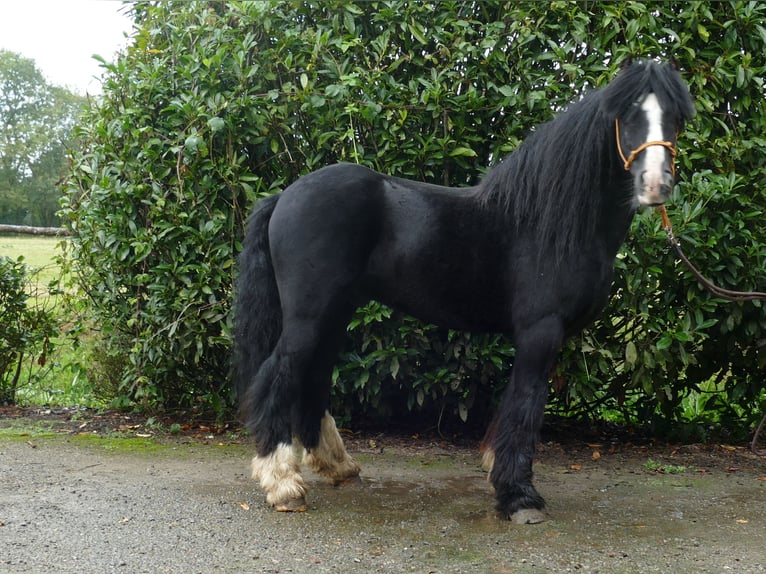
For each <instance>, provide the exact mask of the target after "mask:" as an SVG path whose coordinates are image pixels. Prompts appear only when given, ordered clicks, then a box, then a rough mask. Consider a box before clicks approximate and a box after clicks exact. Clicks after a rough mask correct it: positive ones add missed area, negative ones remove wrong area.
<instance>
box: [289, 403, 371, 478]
mask: <svg viewBox="0 0 766 574" xmlns="http://www.w3.org/2000/svg"><path fill="white" fill-rule="evenodd" d="M303 463H304V464H305V465H306V466H308V467H310V468H311V469H312V470H313V471H314V472H316V473H317V474H319V475H321V476H324V477H325V478H327V479H328V480H330V481H331V482H332V483H333V484H340V483H342V482H345V481H347V480H349V479H353V478H356V477H357V476H359V471H360V468H359V465H358V464H357V463H356V462H355V461H354V459H353V458H351V457H350V456H349V454H348V453H347V452H346V447H345V446H343V439H342V438H341V437H340V433H339V432H338V427H336V426H335V419H333V418H332V416H331V415H330V413H327V412H326V413H325V415H324V417H323V418H322V423H321V429H320V435H319V444H318V445H317V446H316V447H315V448H313V449H311V450H310V451H308V450H307V451H306V453H305V455H304V457H303Z"/></svg>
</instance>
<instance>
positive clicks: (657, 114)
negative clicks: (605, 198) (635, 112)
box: [639, 94, 668, 205]
mask: <svg viewBox="0 0 766 574" xmlns="http://www.w3.org/2000/svg"><path fill="white" fill-rule="evenodd" d="M641 109H642V110H643V111H644V113H645V114H646V121H647V124H648V125H649V132H648V133H647V135H646V141H662V140H663V135H662V108H661V107H660V102H659V100H658V99H657V96H656V95H654V94H649V95H648V96H646V98H645V99H644V101H643V102H642V103H641ZM643 153H644V165H643V189H642V193H641V196H640V197H639V202H640V203H642V204H644V205H652V204H657V203H663V202H664V200H665V198H664V197H663V196H662V185H663V183H664V182H665V180H666V178H667V177H668V175H667V173H666V167H665V162H666V159H667V153H668V151H667V150H666V149H665V148H664V147H663V146H658V145H656V146H649V147H648V148H646V149H645V150H644V152H643Z"/></svg>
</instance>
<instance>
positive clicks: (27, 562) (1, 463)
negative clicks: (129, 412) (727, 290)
mask: <svg viewBox="0 0 766 574" xmlns="http://www.w3.org/2000/svg"><path fill="white" fill-rule="evenodd" d="M124 426H125V427H126V428H120V429H116V430H115V432H112V433H108V434H104V433H103V432H97V433H93V432H89V427H88V425H87V423H85V424H82V423H80V424H79V425H77V426H73V425H72V424H69V425H68V426H66V427H65V428H57V427H55V425H54V426H51V425H48V426H46V425H44V424H42V425H41V422H40V421H39V420H35V421H30V420H27V419H24V418H18V417H17V418H13V419H9V418H0V572H2V573H6V572H9V573H47V572H56V573H62V574H65V573H75V572H77V573H83V572H86V573H89V572H93V573H96V572H99V573H101V572H125V573H131V574H133V573H143V572H146V573H161V572H174V573H176V572H184V573H195V572H199V573H210V572H232V573H234V572H237V573H240V572H259V573H260V572H270V573H283V572H296V573H303V572H306V573H324V572H338V573H346V572H350V573H354V572H360V573H392V574H394V573H396V574H399V573H405V572H415V573H423V574H426V573H444V574H446V573H474V572H476V573H502V574H508V573H514V574H518V573H538V572H539V573H543V572H546V573H547V572H557V573H559V572H578V573H585V572H593V573H596V572H600V573H610V574H611V573H616V574H619V573H641V574H646V573H651V572H661V573H667V572H673V573H675V574H680V573H687V572H688V573H694V574H703V573H715V574H719V573H724V572H732V573H745V574H749V573H753V574H755V573H761V572H764V571H766V461H764V459H759V458H758V457H755V456H754V455H751V454H749V452H748V451H747V450H746V449H744V448H740V447H727V446H721V445H714V446H694V445H692V446H682V447H677V446H675V447H674V446H667V445H661V446H649V447H647V446H642V447H639V446H631V445H611V446H609V445H608V446H607V447H604V446H603V445H597V444H590V445H588V444H585V443H577V442H572V443H571V444H567V445H566V446H562V445H560V444H558V443H545V444H543V445H541V448H540V455H539V461H538V463H537V465H536V485H537V486H538V489H539V490H540V491H541V493H542V494H543V495H544V496H545V497H546V499H547V501H548V504H549V508H548V510H549V518H548V520H547V521H546V522H544V523H543V524H540V525H531V526H529V525H528V526H519V525H514V524H511V523H509V522H506V521H501V520H499V519H497V518H496V517H495V515H494V513H493V512H492V511H491V507H492V490H491V487H490V486H489V484H488V483H487V481H486V475H485V474H484V473H483V472H482V471H481V470H480V468H479V455H478V454H477V452H476V450H475V448H474V446H475V445H470V444H468V445H460V446H458V445H454V444H449V443H444V442H442V441H428V440H424V439H417V438H412V437H386V436H381V435H377V436H376V437H375V438H374V439H372V438H361V437H357V438H354V439H352V440H350V441H348V442H349V451H350V452H351V453H352V455H353V456H354V457H355V458H356V459H357V460H358V461H359V462H360V463H361V464H362V466H363V473H362V477H363V483H362V484H361V485H360V486H352V487H344V488H340V489H338V488H333V487H331V486H329V485H326V484H325V483H323V482H322V481H321V479H319V478H318V477H316V476H314V475H311V474H308V476H307V481H308V484H309V487H310V493H309V499H308V504H309V510H308V512H306V513H301V514H280V513H275V512H272V511H271V510H269V509H268V508H266V506H265V504H264V502H263V498H262V495H261V493H260V492H259V491H258V489H257V488H256V486H255V485H254V484H253V482H252V481H251V480H250V479H249V477H248V472H247V466H248V461H249V458H250V451H251V450H252V449H251V447H250V446H248V445H247V444H242V442H243V441H242V440H240V439H237V438H233V439H232V438H228V439H221V437H218V436H215V435H205V434H204V432H203V433H202V435H200V436H197V437H189V436H180V437H169V436H167V435H165V436H163V437H162V438H157V437H156V436H151V437H149V436H146V435H148V434H151V433H148V432H146V429H144V428H138V426H137V425H124ZM650 461H651V462H650Z"/></svg>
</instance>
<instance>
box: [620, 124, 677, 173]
mask: <svg viewBox="0 0 766 574" xmlns="http://www.w3.org/2000/svg"><path fill="white" fill-rule="evenodd" d="M614 131H615V134H616V135H617V152H618V153H619V154H620V158H621V159H622V161H623V162H624V167H625V171H630V166H631V165H632V164H633V162H634V161H635V159H636V157H638V154H640V153H641V152H642V151H644V150H645V149H646V148H648V147H651V146H653V145H660V146H662V147H664V148H667V150H668V151H669V152H670V157H672V158H673V159H674V160H675V159H676V146H675V145H673V143H672V142H669V141H665V140H656V141H651V142H644V143H642V144H641V145H640V146H638V147H637V148H636V149H634V150H633V151H631V152H630V155H629V156H628V157H627V158H626V157H625V154H624V153H623V152H622V144H621V143H620V120H619V119H618V118H614ZM670 172H671V173H672V174H673V175H674V176H675V174H676V168H675V164H674V163H673V162H672V161H671V162H670Z"/></svg>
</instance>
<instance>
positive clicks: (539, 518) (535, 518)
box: [511, 508, 545, 524]
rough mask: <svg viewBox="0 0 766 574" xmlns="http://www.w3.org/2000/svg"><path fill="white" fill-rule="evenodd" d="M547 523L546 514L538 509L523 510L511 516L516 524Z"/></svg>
mask: <svg viewBox="0 0 766 574" xmlns="http://www.w3.org/2000/svg"><path fill="white" fill-rule="evenodd" d="M544 521H545V514H543V512H542V511H541V510H538V509H537V508H522V509H521V510H517V511H516V512H514V513H513V514H511V522H513V523H514V524H540V523H541V522H544Z"/></svg>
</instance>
